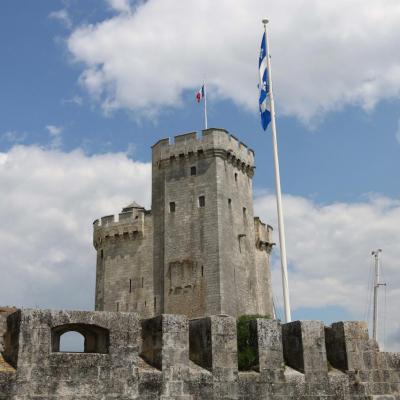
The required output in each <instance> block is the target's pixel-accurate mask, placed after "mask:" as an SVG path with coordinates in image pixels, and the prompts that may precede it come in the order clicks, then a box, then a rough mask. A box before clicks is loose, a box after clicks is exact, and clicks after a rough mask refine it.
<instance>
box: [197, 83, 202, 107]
mask: <svg viewBox="0 0 400 400" xmlns="http://www.w3.org/2000/svg"><path fill="white" fill-rule="evenodd" d="M201 99H204V85H203V86H202V87H201V89H200V90H199V91H198V92H197V93H196V100H197V102H198V103H200V101H201Z"/></svg>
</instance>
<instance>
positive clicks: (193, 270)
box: [93, 129, 273, 317]
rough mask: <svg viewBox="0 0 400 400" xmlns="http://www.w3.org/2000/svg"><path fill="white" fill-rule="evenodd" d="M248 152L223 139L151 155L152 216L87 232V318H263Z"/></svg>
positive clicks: (127, 213) (142, 214)
mask: <svg viewBox="0 0 400 400" xmlns="http://www.w3.org/2000/svg"><path fill="white" fill-rule="evenodd" d="M254 169H255V166H254V152H253V151H252V150H251V149H249V148H247V146H246V145H245V144H243V143H242V142H239V141H238V140H237V139H236V138H235V137H234V136H232V135H230V134H229V133H228V132H226V131H225V130H223V129H208V130H205V131H203V132H202V136H201V137H198V136H197V134H196V133H188V134H184V135H179V136H175V138H174V142H173V143H170V140H169V139H162V140H160V141H158V142H157V143H156V144H155V145H154V146H153V147H152V209H151V211H148V210H145V209H144V208H143V207H141V206H140V205H138V204H136V203H132V204H130V205H129V206H127V207H125V208H124V209H123V210H122V212H121V213H120V214H119V216H118V217H114V216H113V215H111V216H106V217H103V218H101V219H100V220H96V221H95V222H94V234H93V243H94V246H95V248H96V250H97V275H96V310H99V311H134V312H138V313H139V314H140V315H141V316H142V317H151V316H155V315H159V314H161V313H173V314H183V315H187V316H189V317H202V316H207V315H212V314H221V313H223V314H229V315H233V316H238V315H243V314H261V315H269V316H272V314H273V309H272V290H271V273H270V268H269V257H270V252H271V249H272V245H273V243H272V228H271V227H270V226H268V225H265V224H264V223H263V222H262V221H261V220H260V219H259V218H258V217H254V215H253V190H252V177H253V174H254Z"/></svg>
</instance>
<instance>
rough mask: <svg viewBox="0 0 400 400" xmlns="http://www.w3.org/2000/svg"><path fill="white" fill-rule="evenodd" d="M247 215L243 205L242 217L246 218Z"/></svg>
mask: <svg viewBox="0 0 400 400" xmlns="http://www.w3.org/2000/svg"><path fill="white" fill-rule="evenodd" d="M246 217H247V209H246V207H243V218H244V219H246Z"/></svg>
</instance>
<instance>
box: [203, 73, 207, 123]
mask: <svg viewBox="0 0 400 400" xmlns="http://www.w3.org/2000/svg"><path fill="white" fill-rule="evenodd" d="M203 87H204V125H205V127H206V129H207V90H206V82H205V81H204V82H203Z"/></svg>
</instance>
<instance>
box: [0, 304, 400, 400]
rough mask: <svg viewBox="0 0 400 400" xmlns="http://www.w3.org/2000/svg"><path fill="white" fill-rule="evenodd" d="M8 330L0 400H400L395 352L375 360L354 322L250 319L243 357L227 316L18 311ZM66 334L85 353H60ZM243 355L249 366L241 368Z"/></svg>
mask: <svg viewBox="0 0 400 400" xmlns="http://www.w3.org/2000/svg"><path fill="white" fill-rule="evenodd" d="M6 322H7V324H6V331H5V339H6V340H5V348H4V352H3V355H4V359H5V363H4V365H7V367H8V368H7V369H5V368H3V369H1V365H0V389H1V392H0V398H2V399H12V400H16V399H31V398H40V399H43V400H50V399H56V398H57V399H60V400H67V399H72V398H85V399H88V400H92V399H100V398H118V399H126V400H137V399H155V400H156V399H162V400H178V399H179V400H205V399H215V400H226V399H231V400H261V399H266V398H268V399H271V400H283V399H284V400H294V399H303V400H316V399H324V400H366V399H376V400H377V399H387V400H395V399H398V398H399V390H400V380H399V376H400V375H399V374H400V363H399V353H389V352H380V351H379V348H378V345H377V343H376V341H374V340H373V339H370V338H369V336H368V330H367V326H366V324H365V323H362V322H349V321H345V322H343V321H341V322H336V323H334V324H332V325H331V326H324V324H323V323H322V322H321V321H294V322H290V323H286V324H281V323H280V322H279V321H276V320H267V319H253V320H251V321H249V324H248V341H247V347H246V348H245V349H243V348H241V347H240V342H241V341H240V340H239V341H238V337H237V335H238V333H237V325H236V320H235V318H233V317H230V316H227V315H211V316H208V317H204V318H197V319H188V318H187V317H186V316H184V315H172V314H162V315H159V316H157V317H155V318H149V319H141V318H140V317H139V315H138V314H135V313H124V312H118V313H116V312H85V311H65V310H37V309H36V310H29V309H23V310H17V311H15V312H14V313H12V314H10V315H8V316H7V320H6ZM68 332H79V333H80V334H81V335H82V336H83V337H84V339H85V342H84V343H85V344H84V349H83V352H81V353H68V352H64V351H63V350H62V349H61V348H60V343H61V341H62V336H63V335H64V334H65V333H68ZM242 335H243V332H242V333H241V336H242ZM243 351H245V352H246V354H252V355H253V359H250V358H249V359H248V361H249V362H248V363H246V365H241V366H240V369H239V368H238V366H239V365H238V360H240V359H241V356H242V355H243ZM4 394H5V397H3V395H4Z"/></svg>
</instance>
